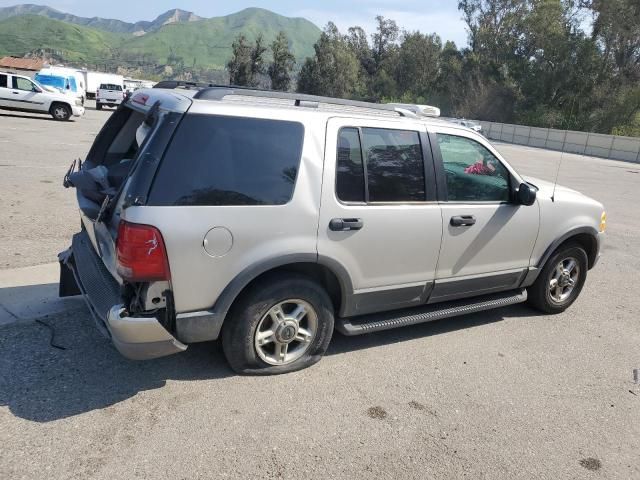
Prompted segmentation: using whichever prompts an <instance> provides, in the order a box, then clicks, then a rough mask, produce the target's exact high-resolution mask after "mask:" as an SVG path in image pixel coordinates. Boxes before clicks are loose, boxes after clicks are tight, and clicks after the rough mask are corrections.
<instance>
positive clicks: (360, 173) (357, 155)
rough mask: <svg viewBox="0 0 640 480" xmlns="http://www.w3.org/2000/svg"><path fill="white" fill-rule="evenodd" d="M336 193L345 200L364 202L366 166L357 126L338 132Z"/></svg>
mask: <svg viewBox="0 0 640 480" xmlns="http://www.w3.org/2000/svg"><path fill="white" fill-rule="evenodd" d="M336 193H337V195H338V199H340V200H342V201H343V202H364V201H365V194H364V166H363V164H362V148H361V146H360V136H359V134H358V129H357V128H343V129H342V130H340V133H339V134H338V158H337V169H336Z"/></svg>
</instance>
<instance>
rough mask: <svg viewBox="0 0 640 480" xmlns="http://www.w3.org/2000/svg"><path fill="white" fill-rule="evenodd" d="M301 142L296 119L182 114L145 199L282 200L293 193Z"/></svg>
mask: <svg viewBox="0 0 640 480" xmlns="http://www.w3.org/2000/svg"><path fill="white" fill-rule="evenodd" d="M303 142H304V127H303V126H302V124H300V123H297V122H287V121H277V120H265V119H259V118H244V117H222V116H213V115H198V114H191V115H186V116H185V118H184V119H183V120H182V122H181V123H180V127H179V128H178V130H177V131H176V133H175V136H174V138H173V140H172V141H171V145H170V146H169V149H168V150H167V152H166V154H165V156H164V158H163V160H162V163H161V164H160V167H159V170H158V173H157V175H156V178H155V180H154V183H153V186H152V189H151V193H150V198H149V204H150V205H156V206H168V205H284V204H286V203H287V202H289V201H290V200H291V198H292V196H293V192H294V188H295V184H296V179H297V176H298V169H299V167H300V159H301V157H302V146H303Z"/></svg>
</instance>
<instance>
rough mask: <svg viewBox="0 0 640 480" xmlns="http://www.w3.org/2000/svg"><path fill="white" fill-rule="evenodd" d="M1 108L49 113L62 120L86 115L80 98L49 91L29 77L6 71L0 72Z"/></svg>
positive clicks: (55, 118)
mask: <svg viewBox="0 0 640 480" xmlns="http://www.w3.org/2000/svg"><path fill="white" fill-rule="evenodd" d="M0 109H3V110H13V111H18V112H30V113H47V114H49V115H51V116H52V117H53V118H54V120H60V121H64V120H69V119H70V118H71V116H72V115H73V116H74V117H81V116H82V115H84V107H83V106H82V102H81V100H80V99H78V98H75V97H74V96H72V95H66V94H64V93H60V92H57V91H56V92H52V91H49V90H47V89H46V88H45V87H43V86H42V85H40V84H38V83H37V82H34V81H33V80H31V79H30V78H29V77H24V76H22V75H15V74H13V73H4V72H0Z"/></svg>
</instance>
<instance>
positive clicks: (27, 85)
mask: <svg viewBox="0 0 640 480" xmlns="http://www.w3.org/2000/svg"><path fill="white" fill-rule="evenodd" d="M33 87H34V85H33V83H31V81H30V80H27V79H26V78H22V77H13V88H14V89H16V90H26V91H27V92H33Z"/></svg>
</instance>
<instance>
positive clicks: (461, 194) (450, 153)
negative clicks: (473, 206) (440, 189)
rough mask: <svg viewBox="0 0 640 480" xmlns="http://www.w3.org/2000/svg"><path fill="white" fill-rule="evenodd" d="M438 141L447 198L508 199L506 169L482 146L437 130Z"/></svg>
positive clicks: (503, 200) (467, 199) (475, 199)
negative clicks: (444, 173) (445, 178)
mask: <svg viewBox="0 0 640 480" xmlns="http://www.w3.org/2000/svg"><path fill="white" fill-rule="evenodd" d="M438 144H439V145H440V152H441V153H442V161H443V163H444V169H445V172H446V175H447V194H448V199H449V201H454V202H465V201H468V202H508V201H509V171H508V170H507V168H506V167H505V166H504V165H503V164H502V162H500V160H498V159H497V158H496V156H495V155H493V154H492V153H491V152H490V151H489V150H487V149H486V148H485V147H484V146H483V145H481V144H480V143H478V142H476V141H474V140H471V139H469V138H465V137H458V136H456V135H444V134H440V133H439V134H438Z"/></svg>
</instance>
